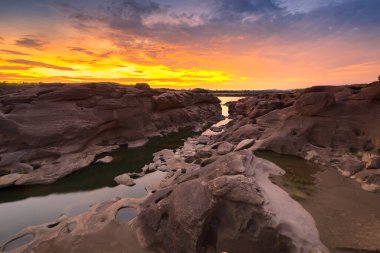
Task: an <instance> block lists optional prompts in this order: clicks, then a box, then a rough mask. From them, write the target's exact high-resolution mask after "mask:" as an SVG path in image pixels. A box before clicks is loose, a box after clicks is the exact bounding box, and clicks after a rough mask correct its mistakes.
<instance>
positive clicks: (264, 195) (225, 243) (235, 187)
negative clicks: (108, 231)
mask: <svg viewBox="0 0 380 253" xmlns="http://www.w3.org/2000/svg"><path fill="white" fill-rule="evenodd" d="M273 166H274V165H272V164H269V163H267V162H264V161H262V160H261V159H257V158H254V157H253V155H252V154H251V153H250V152H248V151H247V152H245V151H241V152H233V153H230V154H228V155H226V156H224V157H220V158H219V159H218V160H217V161H215V162H214V163H212V164H210V165H208V166H206V167H204V168H203V169H201V170H197V171H193V172H192V173H186V174H184V175H182V176H179V177H178V178H177V179H176V180H175V181H173V182H172V183H171V184H170V185H165V188H161V189H158V190H157V191H156V192H155V193H153V194H152V195H151V196H148V197H147V198H146V199H145V200H144V202H143V203H142V204H141V205H140V207H139V212H138V216H137V220H136V223H135V224H134V225H135V226H136V232H137V236H138V238H139V241H140V243H141V244H142V246H144V247H147V248H152V249H160V250H162V251H164V252H184V253H187V252H189V253H190V252H191V253H193V252H207V251H208V250H214V251H215V250H216V251H217V252H251V250H252V249H255V250H257V252H268V253H277V252H282V251H284V252H287V251H289V252H328V251H327V249H326V248H325V247H324V246H323V245H322V244H321V243H320V241H319V239H318V232H317V230H316V228H315V224H314V222H313V220H312V218H311V216H310V215H308V214H307V213H306V212H305V211H304V210H303V209H302V208H301V207H300V206H299V205H298V204H296V202H295V201H294V200H291V198H290V197H289V196H288V195H286V194H285V193H280V191H282V190H280V188H278V187H277V186H274V185H272V184H271V183H270V181H269V179H268V178H267V177H268V176H269V173H280V171H279V170H277V169H278V168H274V167H273ZM275 171H276V172H275ZM272 187H273V188H272ZM283 194H284V195H283ZM279 195H281V198H280V199H281V201H284V202H281V201H279V198H277V199H276V200H275V199H274V198H273V196H279ZM283 197H284V198H283ZM284 199H285V200H284ZM275 202H277V203H275ZM189 207H191V208H189ZM288 208H291V210H292V215H296V216H297V219H296V220H295V219H294V218H293V217H291V216H289V215H287V214H286V212H283V213H279V212H281V211H280V210H287V209H288ZM267 211H268V212H267ZM272 214H275V215H273V216H272ZM282 227H284V228H285V229H282Z"/></svg>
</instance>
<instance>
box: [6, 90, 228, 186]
mask: <svg viewBox="0 0 380 253" xmlns="http://www.w3.org/2000/svg"><path fill="white" fill-rule="evenodd" d="M220 117H221V108H220V105H219V100H218V99H217V98H216V97H214V96H213V95H212V94H210V93H207V92H205V91H202V92H198V91H197V92H191V91H173V90H163V89H162V90H154V89H151V88H150V87H149V86H148V85H146V84H138V85H136V86H121V85H116V84H100V83H91V84H81V85H33V86H20V87H17V88H12V89H5V90H1V91H0V188H1V187H5V186H9V185H22V184H39V183H51V182H54V181H56V180H57V179H59V178H61V177H63V176H65V175H67V174H69V173H71V172H73V171H75V170H78V169H80V168H83V167H85V166H88V165H89V164H91V163H92V162H93V161H94V160H95V159H97V158H99V157H98V155H99V154H102V153H108V152H111V151H112V150H114V149H117V148H118V147H119V146H120V145H128V146H129V147H137V146H141V145H144V144H145V143H146V142H147V141H148V138H149V137H152V136H159V135H162V134H167V133H171V132H173V131H178V129H179V128H183V127H192V128H194V129H197V130H199V129H201V127H202V126H204V125H205V124H210V123H212V122H213V121H215V120H218V119H219V118H220ZM104 161H105V160H103V162H104ZM108 161H109V160H108ZM108 161H106V162H108ZM4 175H5V177H4Z"/></svg>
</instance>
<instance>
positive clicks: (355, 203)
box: [255, 151, 380, 253]
mask: <svg viewBox="0 0 380 253" xmlns="http://www.w3.org/2000/svg"><path fill="white" fill-rule="evenodd" d="M255 154H256V155H257V156H259V157H261V158H264V159H266V160H269V161H271V162H273V163H275V164H276V165H278V166H279V167H281V168H282V169H284V170H285V172H286V174H285V175H284V176H282V177H272V178H271V179H272V182H274V183H275V184H277V185H279V186H280V187H281V188H283V189H284V190H285V191H287V192H288V194H289V195H290V196H291V197H293V198H294V199H295V200H297V201H298V202H299V203H300V204H301V205H302V206H303V208H305V209H306V211H308V212H309V213H310V214H311V215H312V216H313V218H314V220H315V222H316V225H317V228H318V231H319V233H320V238H321V241H322V242H323V243H324V244H325V245H326V246H327V247H328V248H329V249H330V252H331V253H361V252H363V253H364V252H365V253H377V252H380V233H379V231H380V193H371V192H366V191H364V190H363V189H361V188H360V185H359V184H358V183H357V182H355V181H354V180H352V179H351V178H349V177H344V176H342V175H341V174H340V173H339V172H338V171H337V170H336V169H334V168H331V167H321V166H318V165H315V164H313V163H310V162H308V161H305V160H303V159H301V158H298V157H294V156H286V155H280V154H276V153H273V152H269V151H257V152H255Z"/></svg>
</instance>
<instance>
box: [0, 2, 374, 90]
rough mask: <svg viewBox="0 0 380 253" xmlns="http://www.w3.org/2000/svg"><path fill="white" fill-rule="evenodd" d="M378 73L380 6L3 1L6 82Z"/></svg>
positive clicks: (209, 83) (2, 76) (359, 78)
mask: <svg viewBox="0 0 380 253" xmlns="http://www.w3.org/2000/svg"><path fill="white" fill-rule="evenodd" d="M379 74H380V0H0V80H1V81H6V82H68V83H76V82H118V83H124V84H133V83H139V82H147V83H149V84H150V85H151V86H153V87H174V88H193V87H204V88H209V89H290V88H302V87H307V86H312V85H340V84H351V83H368V82H371V81H374V80H375V79H377V76H378V75H379Z"/></svg>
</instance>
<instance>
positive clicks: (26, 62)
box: [8, 59, 74, 71]
mask: <svg viewBox="0 0 380 253" xmlns="http://www.w3.org/2000/svg"><path fill="white" fill-rule="evenodd" d="M8 62H9V63H16V64H23V65H28V66H31V67H41V68H49V69H57V70H65V71H74V69H72V68H68V67H61V66H57V65H52V64H47V63H43V62H38V61H29V60H24V59H12V60H8Z"/></svg>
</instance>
